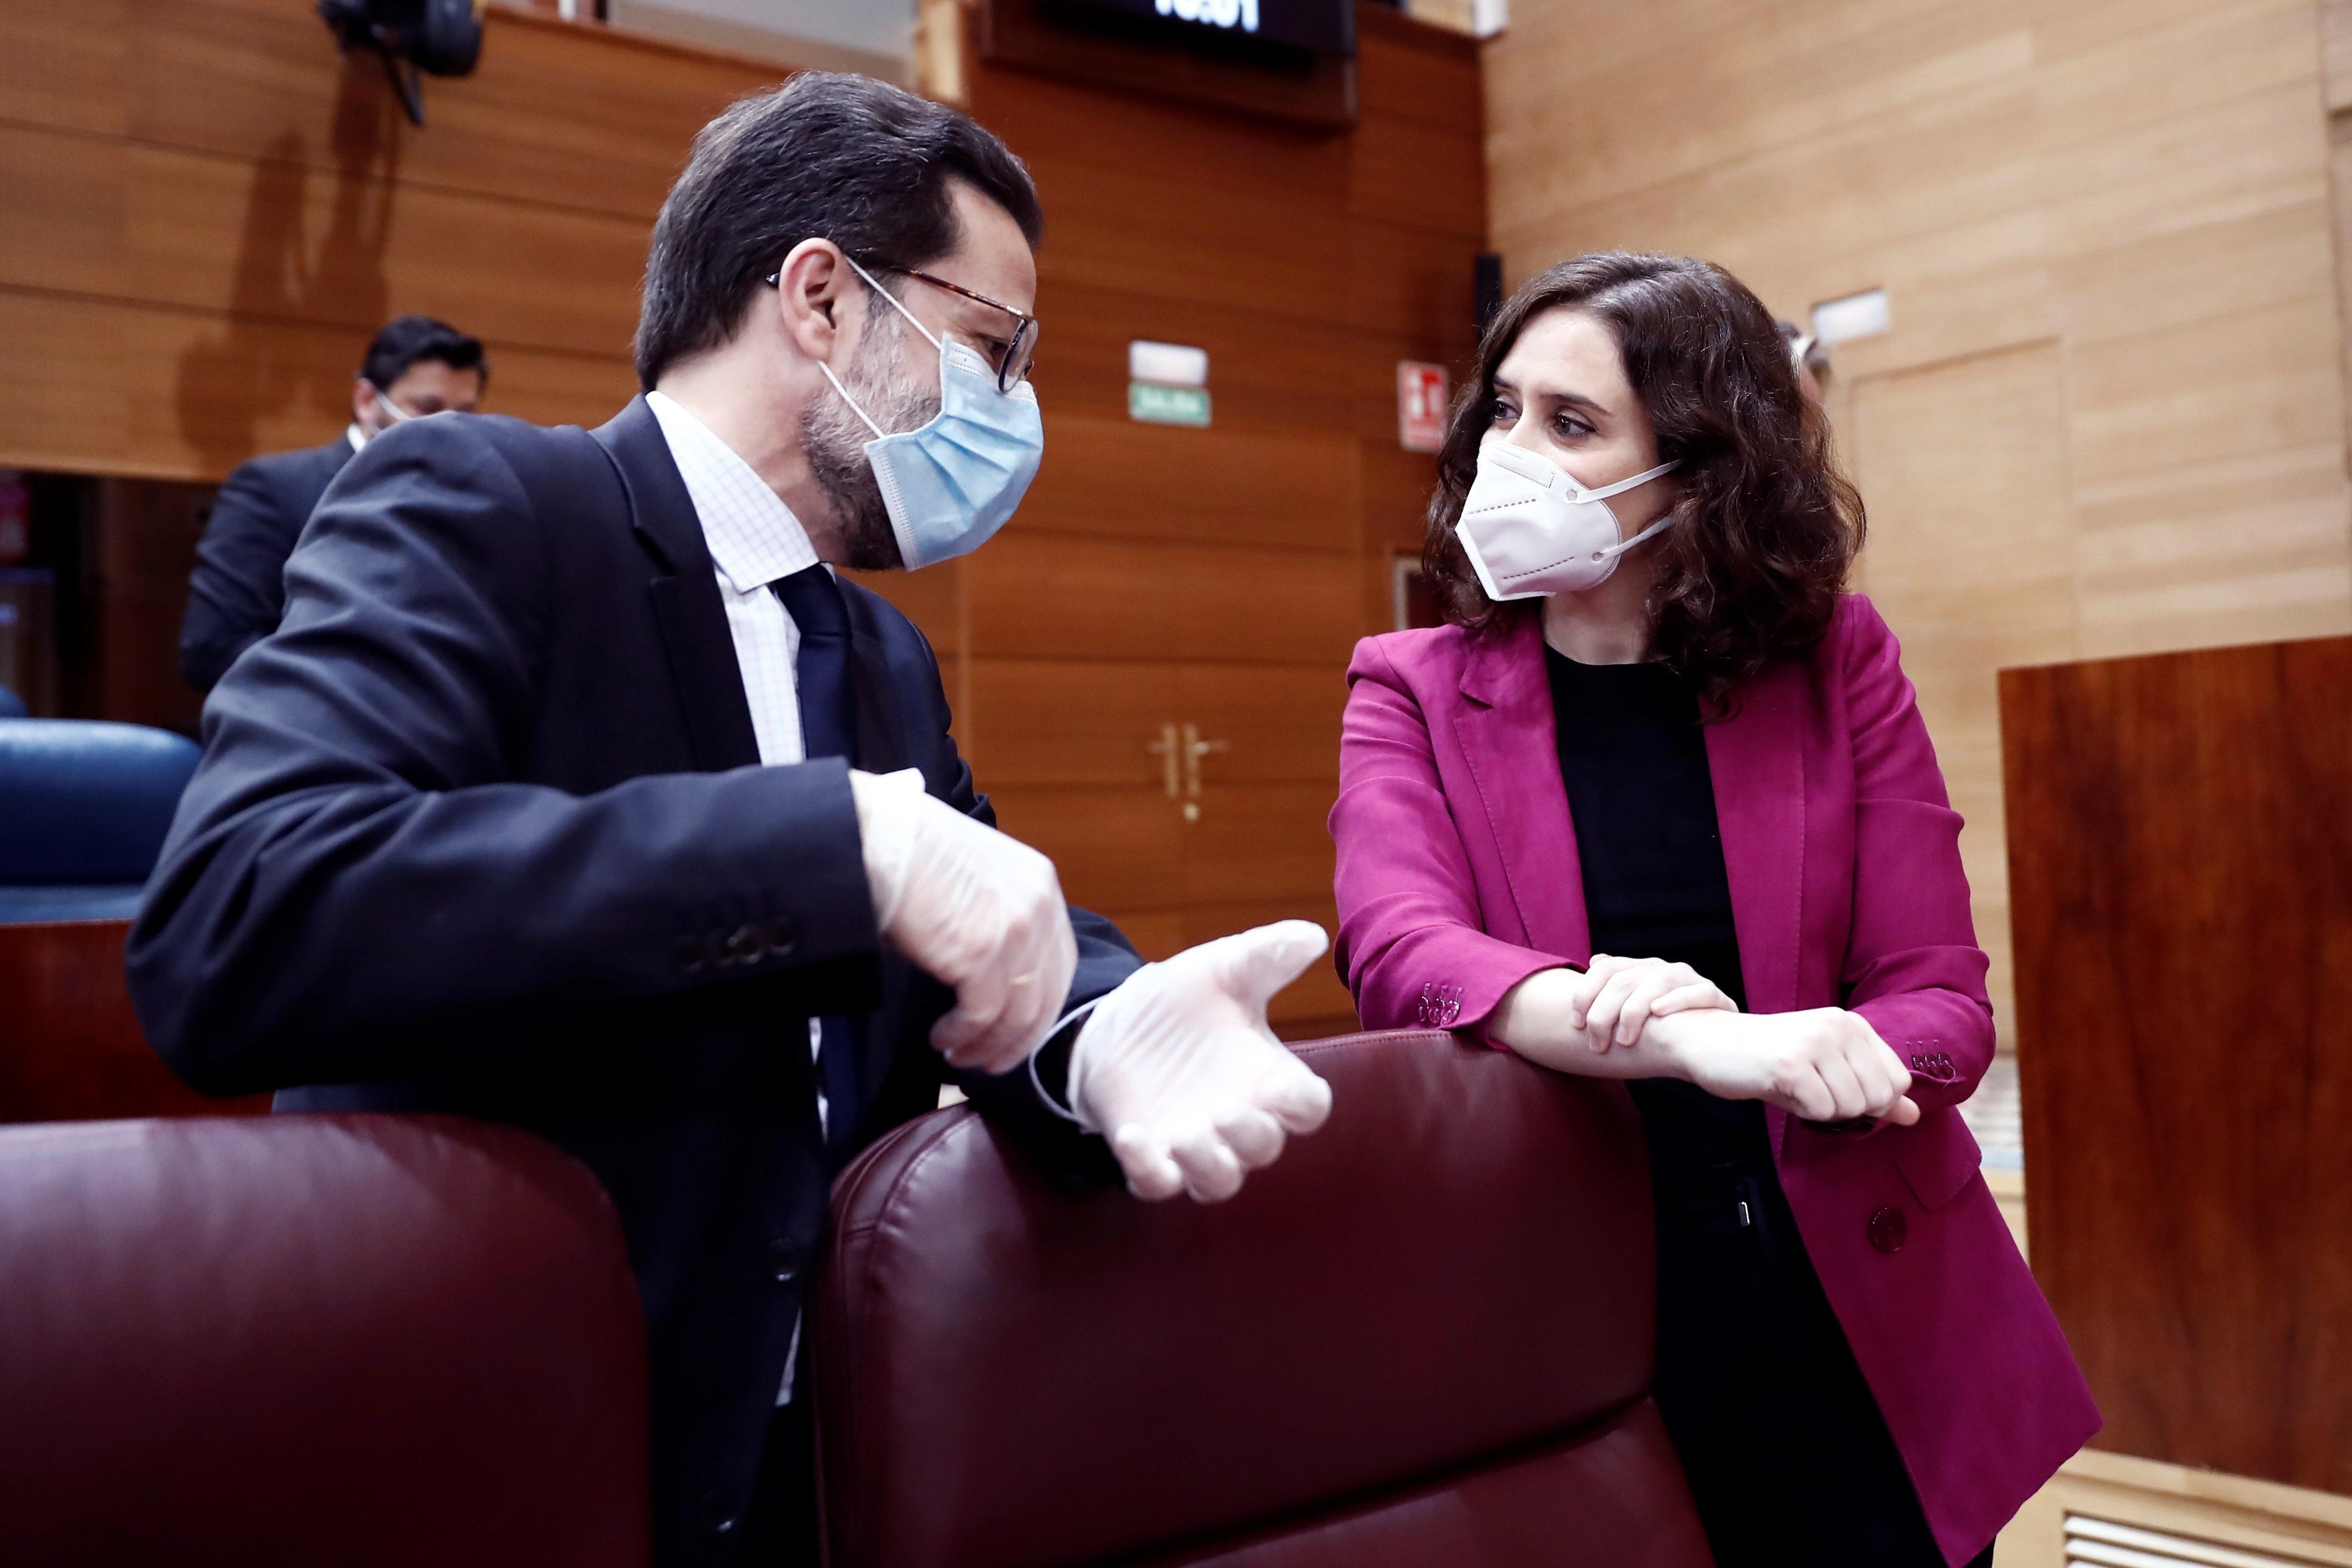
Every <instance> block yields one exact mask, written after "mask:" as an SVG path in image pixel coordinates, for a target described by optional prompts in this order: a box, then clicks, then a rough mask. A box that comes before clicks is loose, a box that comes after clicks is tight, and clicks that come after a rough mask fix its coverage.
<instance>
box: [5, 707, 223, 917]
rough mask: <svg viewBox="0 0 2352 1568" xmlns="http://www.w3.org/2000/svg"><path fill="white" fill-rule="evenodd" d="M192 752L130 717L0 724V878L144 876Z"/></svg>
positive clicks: (190, 768)
mask: <svg viewBox="0 0 2352 1568" xmlns="http://www.w3.org/2000/svg"><path fill="white" fill-rule="evenodd" d="M202 755H203V752H200V751H199V750H198V749H197V747H196V745H195V743H194V742H192V741H190V740H188V739H187V738H186V737H185V736H183V735H174V734H173V733H172V732H171V731H168V730H150V729H147V728H145V727H144V726H142V725H138V724H110V723H105V722H102V721H96V720H82V719H17V720H13V721H10V722H8V723H5V724H0V884H19V885H25V884H29V885H59V884H71V885H77V886H91V885H100V884H108V883H116V884H120V883H131V884H133V885H136V884H138V883H141V882H143V881H145V880H146V879H147V874H148V873H149V872H150V871H152V870H153V869H154V868H155V858H156V856H157V855H158V854H159V853H160V852H161V851H162V849H163V836H164V835H165V834H166V833H168V832H170V831H171V827H172V813H173V810H174V809H175V808H176V807H177V806H178V805H179V804H180V792H181V791H182V790H184V789H185V788H187V786H188V777H189V775H190V774H192V773H194V772H195V771H196V762H197V759H198V758H200V757H201V756H202Z"/></svg>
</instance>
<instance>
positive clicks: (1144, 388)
mask: <svg viewBox="0 0 2352 1568" xmlns="http://www.w3.org/2000/svg"><path fill="white" fill-rule="evenodd" d="M1127 416H1128V417H1129V419H1139V420H1141V421H1142V422H1143V423H1144V424H1146V425H1191V426H1195V427H1197V428H1201V429H1206V428H1207V427H1208V424H1209V389H1208V388H1207V387H1205V386H1155V385H1153V384H1151V383H1150V382H1148V381H1130V382H1129V383H1128V384H1127Z"/></svg>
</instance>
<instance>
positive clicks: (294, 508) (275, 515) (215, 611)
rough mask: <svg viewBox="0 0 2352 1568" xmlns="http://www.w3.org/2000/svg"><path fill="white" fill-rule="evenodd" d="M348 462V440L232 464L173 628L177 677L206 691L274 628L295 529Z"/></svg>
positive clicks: (282, 601) (283, 599) (281, 609)
mask: <svg viewBox="0 0 2352 1568" xmlns="http://www.w3.org/2000/svg"><path fill="white" fill-rule="evenodd" d="M351 460H352V443H351V438H350V437H348V436H338V437H335V438H334V439H333V440H331V441H330V442H328V443H327V444H326V445H325V446H323V447H308V448H305V449H304V450H302V451H299V452H278V453H275V454H273V455H272V456H269V457H267V458H254V459H253V460H252V461H251V462H249V463H242V464H239V465H238V467H237V468H236V472H235V473H232V474H231V475H229V477H228V479H227V481H226V483H224V484H223V485H222V486H221V488H220V494H219V495H218V496H216V497H215V498H214V500H213V511H212V516H211V517H210V518H209V519H207V520H206V521H205V536H204V538H203V539H202V540H200V541H199V542H197V544H196V570H195V573H194V575H193V576H192V577H191V578H190V579H189V582H188V614H187V618H186V619H185V620H184V621H182V622H181V623H180V673H181V674H183V675H184V676H186V677H187V679H188V684H189V685H191V686H193V687H194V688H195V689H197V690H199V691H209V690H211V689H213V687H214V685H215V683H216V682H218V681H219V679H220V678H221V675H222V672H223V671H225V670H226V669H227V668H228V667H229V666H230V665H232V664H235V663H236V656H237V655H238V654H241V653H243V652H244V651H245V650H246V649H247V648H249V647H252V646H253V645H254V644H255V643H257V642H259V641H260V640H261V639H262V638H263V637H268V635H269V634H270V633H271V632H273V631H276V630H277V629H278V616H280V615H281V614H283V613H284V611H285V608H286V586H285V576H286V558H287V557H288V556H289V555H291V554H293V553H294V542H295V541H296V540H298V539H299V538H301V537H302V525H303V524H304V523H306V522H308V521H310V513H311V512H312V511H313V510H316V509H317V507H318V505H319V498H320V496H322V495H324V494H326V493H327V487H328V486H329V485H330V484H331V483H333V482H334V478H335V476H336V475H337V474H339V473H341V472H342V470H343V465H344V464H346V463H348V462H350V461H351Z"/></svg>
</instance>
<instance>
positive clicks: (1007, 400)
mask: <svg viewBox="0 0 2352 1568" xmlns="http://www.w3.org/2000/svg"><path fill="white" fill-rule="evenodd" d="M843 259H845V260H847V259H848V258H843ZM849 265H850V267H851V268H853V269H854V270H855V271H856V274H857V275H858V276H859V277H860V278H863V279H866V283H867V285H868V286H870V287H871V288H872V289H873V290H874V292H876V293H877V294H879V295H880V296H882V298H884V299H885V300H889V301H890V304H891V306H892V308H893V309H895V310H898V313H899V314H900V315H902V316H904V317H906V318H907V320H908V322H909V323H910V324H911V325H912V326H913V327H914V329H915V331H919V332H921V333H922V334H923V337H924V339H925V340H926V341H927V342H929V343H930V344H931V345H932V346H933V347H935V348H937V349H938V350H939V351H940V411H939V412H938V413H937V414H935V415H933V416H931V419H930V423H929V424H927V425H924V426H920V427H919V428H917V429H913V430H904V431H900V432H898V433H897V434H895V435H894V434H891V433H890V432H887V431H886V430H884V429H883V428H882V426H879V425H877V424H876V423H874V421H873V419H872V418H871V417H870V416H868V415H867V414H866V410H864V409H863V408H860V407H858V406H857V400H856V398H854V397H852V396H850V395H849V393H848V391H847V389H846V388H845V387H844V386H843V385H842V384H841V381H840V378H839V377H837V376H835V374H833V367H832V366H831V365H829V364H826V363H824V361H822V360H820V361H818V362H817V368H818V369H819V370H821V371H823V372H824V378H825V380H827V381H829V382H832V383H833V389H834V391H835V392H837V393H839V394H841V400H842V401H843V402H844V403H846V404H848V405H849V407H850V411H851V412H852V413H854V414H856V416H857V417H859V418H860V419H863V420H865V421H866V428H867V429H869V430H871V431H873V432H874V439H873V440H871V441H868V442H866V461H867V462H869V463H871V464H873V465H874V479H875V483H876V484H877V485H878V486H879V487H880V489H881V491H882V504H883V505H884V506H885V507H887V509H888V510H889V513H890V531H892V532H893V533H895V534H896V535H897V536H898V555H899V558H900V559H901V560H903V561H904V562H905V563H907V569H908V571H910V572H911V571H913V570H915V569H916V568H918V567H922V566H935V565H937V564H939V563H940V562H942V561H948V560H952V559H953V558H955V557H956V556H959V555H965V554H969V553H971V552H972V551H975V550H977V549H979V548H980V547H981V546H982V545H983V544H985V543H987V542H989V540H991V539H992V538H993V537H995V534H996V531H997V530H998V529H1000V528H1003V526H1004V525H1005V523H1006V522H1007V521H1010V520H1011V518H1012V516H1013V508H1015V507H1017V506H1019V505H1020V504H1021V498H1022V496H1023V495H1024V494H1025V493H1027V491H1028V489H1029V481H1030V480H1032V479H1035V478H1036V477H1037V465H1038V464H1039V463H1040V462H1041V461H1043V460H1044V458H1045V417H1044V416H1043V415H1041V414H1040V413H1039V412H1038V408H1037V393H1036V390H1035V389H1034V387H1032V386H1031V385H1030V384H1028V383H1027V382H1025V381H1024V382H1023V383H1022V384H1020V385H1018V386H1016V387H1014V388H1013V390H1012V391H1010V392H1001V391H999V390H998V389H997V385H996V372H995V370H994V369H993V368H992V367H991V366H990V364H989V363H988V362H987V361H986V360H985V359H983V358H982V357H981V355H980V353H979V352H978V351H977V350H975V349H971V348H968V347H966V346H965V345H964V344H962V343H960V342H956V341H955V340H954V339H953V338H949V339H946V340H941V339H939V338H935V337H932V336H931V334H930V332H929V330H928V329H926V328H925V327H924V325H923V323H922V322H920V321H916V320H915V313H914V312H913V311H912V310H908V309H907V307H906V306H905V305H903V304H900V303H899V301H898V296H897V295H895V294H893V293H891V292H890V291H889V290H888V289H885V288H883V287H882V286H881V285H880V284H878V283H876V282H875V281H874V279H873V278H872V277H871V276H870V275H869V274H868V273H867V272H866V268H863V267H859V266H858V265H857V263H856V262H855V261H851V262H850V263H849Z"/></svg>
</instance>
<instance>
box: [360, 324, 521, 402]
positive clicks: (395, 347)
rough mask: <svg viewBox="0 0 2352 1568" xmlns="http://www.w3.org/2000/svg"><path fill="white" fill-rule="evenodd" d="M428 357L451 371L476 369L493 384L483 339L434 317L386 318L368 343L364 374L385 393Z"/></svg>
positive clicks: (484, 380) (485, 381)
mask: <svg viewBox="0 0 2352 1568" xmlns="http://www.w3.org/2000/svg"><path fill="white" fill-rule="evenodd" d="M425 360H433V361H436V362H438V363H442V364H446V365H447V366H448V367H449V368H450V369H451V370H470V371H473V372H475V373H476V374H478V375H480V376H481V378H482V384H483V385H485V386H487V385H488V384H489V381H490V361H489V356H488V355H487V354H485V353H482V341H481V339H479V338H469V337H467V335H466V334H465V333H463V332H461V331H458V330H457V328H455V327H453V326H451V325H450V324H449V323H448V322H446V321H435V320H434V319H433V318H432V317H430V316H394V318H393V319H392V320H391V321H386V322H385V323H384V324H383V331H380V332H378V333H376V335H375V341H374V342H372V343H370V344H368V352H367V358H366V360H365V361H364V362H362V363H361V365H360V376H361V379H362V380H364V381H367V382H369V383H371V384H373V385H374V386H375V388H376V390H378V391H379V392H381V391H384V390H386V389H388V388H390V386H391V385H392V384H393V383H394V382H395V381H398V380H399V379H400V378H401V377H402V376H404V375H406V374H408V371H409V367H410V366H412V365H415V364H417V363H421V362H423V361H425Z"/></svg>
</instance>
